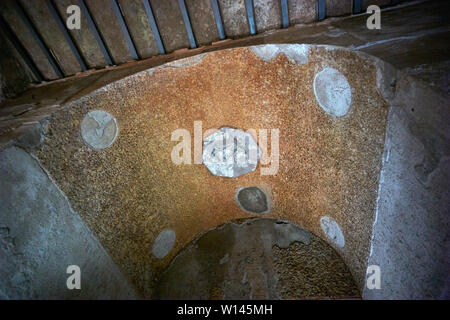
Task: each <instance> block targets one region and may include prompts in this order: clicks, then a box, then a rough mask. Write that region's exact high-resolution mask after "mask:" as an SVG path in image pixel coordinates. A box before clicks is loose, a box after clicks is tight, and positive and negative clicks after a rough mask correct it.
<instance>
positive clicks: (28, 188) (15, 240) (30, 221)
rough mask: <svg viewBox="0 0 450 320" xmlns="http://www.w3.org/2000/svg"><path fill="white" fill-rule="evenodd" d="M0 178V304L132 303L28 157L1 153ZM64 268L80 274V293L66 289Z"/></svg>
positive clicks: (129, 290)
mask: <svg viewBox="0 0 450 320" xmlns="http://www.w3.org/2000/svg"><path fill="white" fill-rule="evenodd" d="M35 138H36V137H35ZM32 140H33V139H32ZM32 140H29V141H28V143H30V142H32V143H35V142H38V141H39V139H34V142H33V141H32ZM24 142H25V141H24ZM0 176H1V177H2V185H3V187H2V188H1V189H0V261H1V263H0V298H2V299H121V298H122V299H127V298H128V299H129V298H136V297H137V296H136V294H135V291H134V289H133V287H132V286H130V284H129V283H128V281H127V280H126V279H125V278H124V277H123V275H122V273H121V272H120V270H119V269H118V268H117V266H116V265H115V264H114V263H113V262H112V260H111V258H110V257H109V256H108V254H107V253H106V252H105V250H104V249H103V248H102V246H101V245H100V244H99V242H98V241H97V239H96V238H95V237H94V236H93V234H92V233H91V231H90V230H89V229H88V228H87V227H86V225H85V224H84V223H83V221H82V220H81V219H80V217H79V215H78V214H77V213H76V212H74V211H73V210H72V208H71V207H70V204H69V203H68V201H67V198H66V197H65V196H64V194H63V193H62V192H61V191H60V190H59V188H58V187H57V186H56V185H55V184H54V183H53V181H52V180H51V179H50V178H49V177H48V176H47V174H46V172H45V171H44V170H43V169H42V168H41V167H40V165H39V163H38V162H37V161H36V160H35V159H34V158H33V157H32V156H30V155H29V154H28V153H27V152H25V151H24V150H22V149H20V148H17V147H11V148H8V149H6V150H4V151H2V152H1V153H0ZM69 265H78V266H79V267H80V269H81V290H68V289H67V286H66V280H67V278H68V276H69V275H68V274H67V273H66V269H67V267H68V266H69Z"/></svg>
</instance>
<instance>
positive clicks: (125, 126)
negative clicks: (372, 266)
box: [33, 45, 388, 296]
mask: <svg viewBox="0 0 450 320" xmlns="http://www.w3.org/2000/svg"><path fill="white" fill-rule="evenodd" d="M323 72H325V73H327V72H331V73H332V74H331V75H327V77H325V78H326V79H327V78H328V79H329V78H330V77H331V79H333V81H331V82H330V81H328V82H327V81H326V80H325V81H321V80H320V79H321V78H320V77H321V76H320V74H321V73H323ZM327 107H328V109H327ZM330 108H331V109H333V108H340V109H339V110H338V111H336V110H335V111H336V112H338V113H337V114H333V112H331V113H330V110H331V109H330ZM93 110H103V111H106V112H107V113H109V114H110V115H111V116H112V117H114V118H115V119H116V123H117V127H118V129H117V130H118V133H117V137H115V134H116V133H110V135H111V139H112V140H113V138H112V137H114V138H115V140H114V141H113V142H112V144H111V145H110V146H109V147H107V148H105V149H100V150H98V149H95V148H92V146H90V145H89V144H87V143H85V142H86V140H85V139H84V136H83V132H81V129H80V127H81V126H82V123H83V119H84V118H85V116H86V115H87V114H88V113H89V112H91V111H93ZM339 112H340V113H339ZM387 113H388V108H387V104H386V102H385V101H384V99H383V98H382V96H381V94H380V92H379V89H378V88H377V70H376V67H375V66H374V64H373V62H371V60H370V59H366V58H363V57H362V56H360V55H358V54H356V53H354V52H351V51H348V50H343V49H333V48H329V47H314V46H306V45H277V46H275V45H266V46H263V47H252V48H238V49H231V50H224V51H219V52H214V53H209V54H206V55H203V56H196V57H193V58H188V59H184V60H180V61H176V62H173V63H169V64H166V65H163V66H162V67H158V68H154V69H150V70H147V71H145V72H141V73H138V74H136V75H133V76H131V77H128V78H125V79H123V80H120V81H118V82H115V83H113V84H111V85H108V86H106V87H104V88H102V89H100V90H97V91H95V92H93V93H92V94H89V95H88V96H86V97H85V98H82V99H80V100H78V101H77V102H75V103H72V104H70V105H68V106H67V107H65V108H64V109H63V110H60V111H58V112H56V113H54V114H53V115H52V117H51V118H50V119H49V120H48V126H47V133H46V135H45V139H44V142H43V143H42V145H41V146H39V148H37V149H36V150H34V151H33V153H34V154H35V155H36V156H37V158H38V159H39V160H40V162H41V163H42V164H43V166H44V167H45V168H47V170H49V173H50V175H51V176H52V177H53V178H54V179H55V181H56V183H57V184H58V185H59V186H60V187H61V189H62V190H63V191H64V193H65V194H66V195H67V197H68V199H69V201H70V202H71V204H72V206H73V207H74V209H75V210H76V211H77V212H78V213H79V214H80V215H81V216H82V218H83V219H84V221H85V222H86V223H87V225H88V226H89V227H90V228H91V229H92V230H93V231H94V233H95V234H96V236H97V237H98V239H99V240H100V242H101V243H102V245H103V246H104V247H105V248H106V250H107V251H108V252H109V254H110V255H111V256H112V258H113V260H114V261H115V262H116V263H117V264H118V265H119V267H120V268H121V269H122V270H123V272H124V273H125V274H126V275H127V276H128V278H129V279H130V280H131V281H132V282H133V283H134V284H135V285H136V286H137V287H138V288H139V291H141V292H143V293H144V295H145V296H151V289H152V287H153V282H154V279H156V278H157V277H158V274H159V273H160V272H161V271H162V270H163V269H164V268H165V267H166V266H167V264H168V262H169V261H170V260H171V258H173V257H174V255H175V254H176V253H177V252H178V251H179V250H180V249H181V248H182V247H184V246H185V245H186V244H187V243H189V242H190V241H192V240H193V239H194V238H195V237H196V236H197V235H198V234H199V233H201V232H204V231H205V230H208V229H211V228H213V227H215V226H218V225H220V224H223V223H225V222H227V221H230V220H235V219H239V218H248V217H251V216H261V215H263V216H264V217H271V218H277V219H286V220H289V221H292V222H294V223H296V224H298V225H300V226H301V227H303V228H305V229H307V230H310V231H312V232H313V233H314V234H316V235H317V236H319V237H321V238H323V239H324V240H326V241H329V243H330V244H331V245H333V246H334V247H335V248H336V250H337V251H338V252H339V254H340V255H341V256H342V257H343V259H344V261H345V262H346V263H347V264H348V266H349V268H350V270H351V272H352V274H353V277H354V278H355V280H356V282H357V283H358V285H359V287H360V289H362V286H363V282H364V280H363V279H364V277H365V268H366V263H367V258H368V254H369V248H370V239H371V235H372V223H373V219H374V211H375V204H376V198H377V189H378V177H379V174H380V168H381V156H382V151H383V144H384V136H385V130H386V120H387ZM199 122H201V128H199V127H198V125H199ZM194 124H195V126H196V129H195V130H194ZM92 126H94V127H95V126H97V124H96V123H95V122H93V124H92ZM105 126H106V124H105V125H102V124H101V120H99V122H98V127H97V128H96V129H95V130H104V132H102V133H101V134H108V133H107V130H113V131H114V130H116V129H114V128H113V129H108V128H106V127H105ZM222 127H230V128H235V129H241V130H243V131H246V130H248V129H253V130H254V131H250V132H251V133H252V135H253V137H254V138H255V139H256V141H258V144H259V146H260V147H263V148H262V151H263V155H262V156H264V155H265V156H271V155H272V161H266V162H270V163H268V164H267V163H266V164H263V163H262V162H263V160H262V159H260V161H259V163H258V167H257V168H256V170H255V171H253V172H250V173H247V174H245V175H242V176H239V177H237V178H227V177H219V176H215V175H213V174H212V173H211V171H210V170H208V168H207V167H206V166H205V165H204V164H201V163H194V162H199V158H198V150H199V149H198V148H200V150H201V147H202V146H201V140H200V144H198V140H196V139H195V137H194V131H196V132H195V134H196V135H197V137H198V135H200V136H201V135H202V133H203V134H204V135H205V136H207V135H208V132H206V130H207V129H211V128H215V129H219V128H222ZM180 129H185V131H181V134H179V133H180V131H177V130H180ZM263 130H267V133H268V134H267V138H268V139H267V144H268V145H269V147H268V148H264V143H261V142H262V140H261V136H263V137H264V131H263ZM276 130H278V139H277V137H276V135H277V132H276ZM111 132H112V131H111ZM99 134H100V133H99ZM183 134H184V135H183ZM209 134H211V131H210V132H209ZM188 138H190V140H191V141H188ZM183 139H184V140H183ZM112 140H111V141H112ZM277 140H278V141H277ZM183 141H184V142H185V143H186V144H185V145H184V146H186V145H189V151H187V149H186V148H185V149H184V150H183V152H191V155H188V154H187V153H186V154H185V155H186V156H187V157H186V158H184V162H192V163H191V164H187V163H181V164H177V163H176V161H175V162H174V160H173V159H172V158H173V157H172V154H173V153H174V148H178V147H180V143H183ZM196 141H197V142H196ZM277 142H278V146H276V143H277ZM194 145H195V146H194ZM182 146H183V145H182ZM277 147H278V150H279V154H278V155H275V154H276V151H277V150H276V149H277ZM195 148H196V150H194V149H195ZM176 150H178V149H176ZM196 152H197V155H196ZM200 152H201V151H200ZM181 154H183V153H181ZM277 158H278V159H277ZM186 159H188V160H186ZM266 160H267V159H266ZM277 160H278V161H277ZM276 162H278V163H276ZM245 187H258V188H259V189H260V190H262V191H263V193H264V194H265V195H266V197H267V199H268V201H270V212H268V213H263V214H251V213H249V212H248V211H247V210H243V208H242V207H240V206H239V205H238V203H237V202H236V192H237V191H238V190H239V189H240V188H245ZM267 199H266V200H267ZM324 218H325V219H324ZM165 229H169V230H172V231H173V236H172V238H173V237H174V238H175V240H173V239H172V240H170V239H169V240H167V239H168V238H167V237H166V238H167V239H164V237H163V242H164V241H166V242H167V241H168V242H169V246H170V244H171V243H170V242H171V241H172V242H173V248H171V250H168V253H167V255H165V256H164V257H162V258H161V257H159V258H158V257H156V256H155V254H154V253H152V248H153V246H154V242H155V239H157V237H158V235H159V234H160V233H161V232H162V231H163V230H165ZM324 230H325V231H326V232H328V236H327V235H326V234H325V231H324ZM169 238H170V237H169ZM164 243H165V242H164ZM162 246H163V247H164V245H162ZM169 249H170V248H169Z"/></svg>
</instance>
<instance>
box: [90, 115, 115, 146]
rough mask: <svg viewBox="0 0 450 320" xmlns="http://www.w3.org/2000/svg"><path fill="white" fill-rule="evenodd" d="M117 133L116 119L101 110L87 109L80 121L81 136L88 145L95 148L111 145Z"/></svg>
mask: <svg viewBox="0 0 450 320" xmlns="http://www.w3.org/2000/svg"><path fill="white" fill-rule="evenodd" d="M118 133H119V127H118V126H117V122H116V119H115V118H114V117H113V116H112V115H110V114H109V113H108V112H106V111H103V110H92V111H89V112H88V113H87V114H86V116H85V117H84V119H83V121H82V122H81V137H82V138H83V140H84V142H85V143H86V144H87V145H88V146H89V147H91V148H93V149H96V150H101V149H105V148H107V147H109V146H110V145H112V144H113V142H114V141H115V140H116V138H117V134H118Z"/></svg>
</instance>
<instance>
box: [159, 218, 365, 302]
mask: <svg viewBox="0 0 450 320" xmlns="http://www.w3.org/2000/svg"><path fill="white" fill-rule="evenodd" d="M358 296H359V293H358V289H357V287H356V285H355V283H354V281H353V279H352V277H351V274H350V272H349V271H348V268H347V267H346V265H345V263H344V262H343V261H342V259H341V258H340V257H339V255H338V254H337V253H336V251H334V250H333V248H331V247H330V246H329V245H327V244H326V243H325V242H324V241H323V240H320V239H319V238H318V237H316V236H314V235H313V234H311V233H309V232H307V231H305V230H303V229H301V228H300V227H298V226H295V225H293V224H291V223H288V222H285V221H277V220H273V219H251V220H247V221H245V222H240V223H235V222H232V223H227V224H225V225H222V226H220V227H218V228H217V229H214V230H211V231H208V232H206V233H204V234H202V235H201V236H200V237H199V238H197V239H195V240H194V241H193V242H192V243H191V244H189V245H188V246H187V247H186V248H185V249H183V251H182V252H180V253H179V254H178V255H177V256H176V257H175V258H174V259H173V261H172V262H171V264H170V266H169V267H168V269H167V270H166V272H165V273H164V274H163V276H162V277H161V279H160V280H159V282H158V285H157V289H156V290H155V295H154V298H158V299H296V298H297V299H298V298H303V299H304V298H336V297H339V298H343V297H358Z"/></svg>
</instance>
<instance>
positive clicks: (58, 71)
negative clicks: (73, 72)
mask: <svg viewBox="0 0 450 320" xmlns="http://www.w3.org/2000/svg"><path fill="white" fill-rule="evenodd" d="M12 3H13V5H14V9H15V10H16V11H17V13H18V14H19V16H20V18H21V19H22V21H23V23H24V24H25V25H26V26H27V28H28V30H29V31H30V33H31V34H32V36H33V38H34V40H35V41H36V43H37V44H38V45H39V47H40V48H41V50H42V51H43V52H44V54H45V56H46V58H47V60H48V62H49V63H50V65H51V66H52V68H53V70H54V71H55V73H56V75H57V76H58V77H59V78H64V72H63V71H62V69H61V67H60V66H59V64H58V62H57V61H56V59H55V57H54V56H53V54H52V52H51V51H50V49H49V48H48V47H47V45H46V44H45V42H44V39H42V37H41V35H40V34H39V32H38V31H37V29H36V28H35V27H34V25H33V23H32V22H31V20H30V18H28V15H27V14H26V12H25V10H24V9H23V8H22V6H21V5H20V3H19V2H18V1H12Z"/></svg>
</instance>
